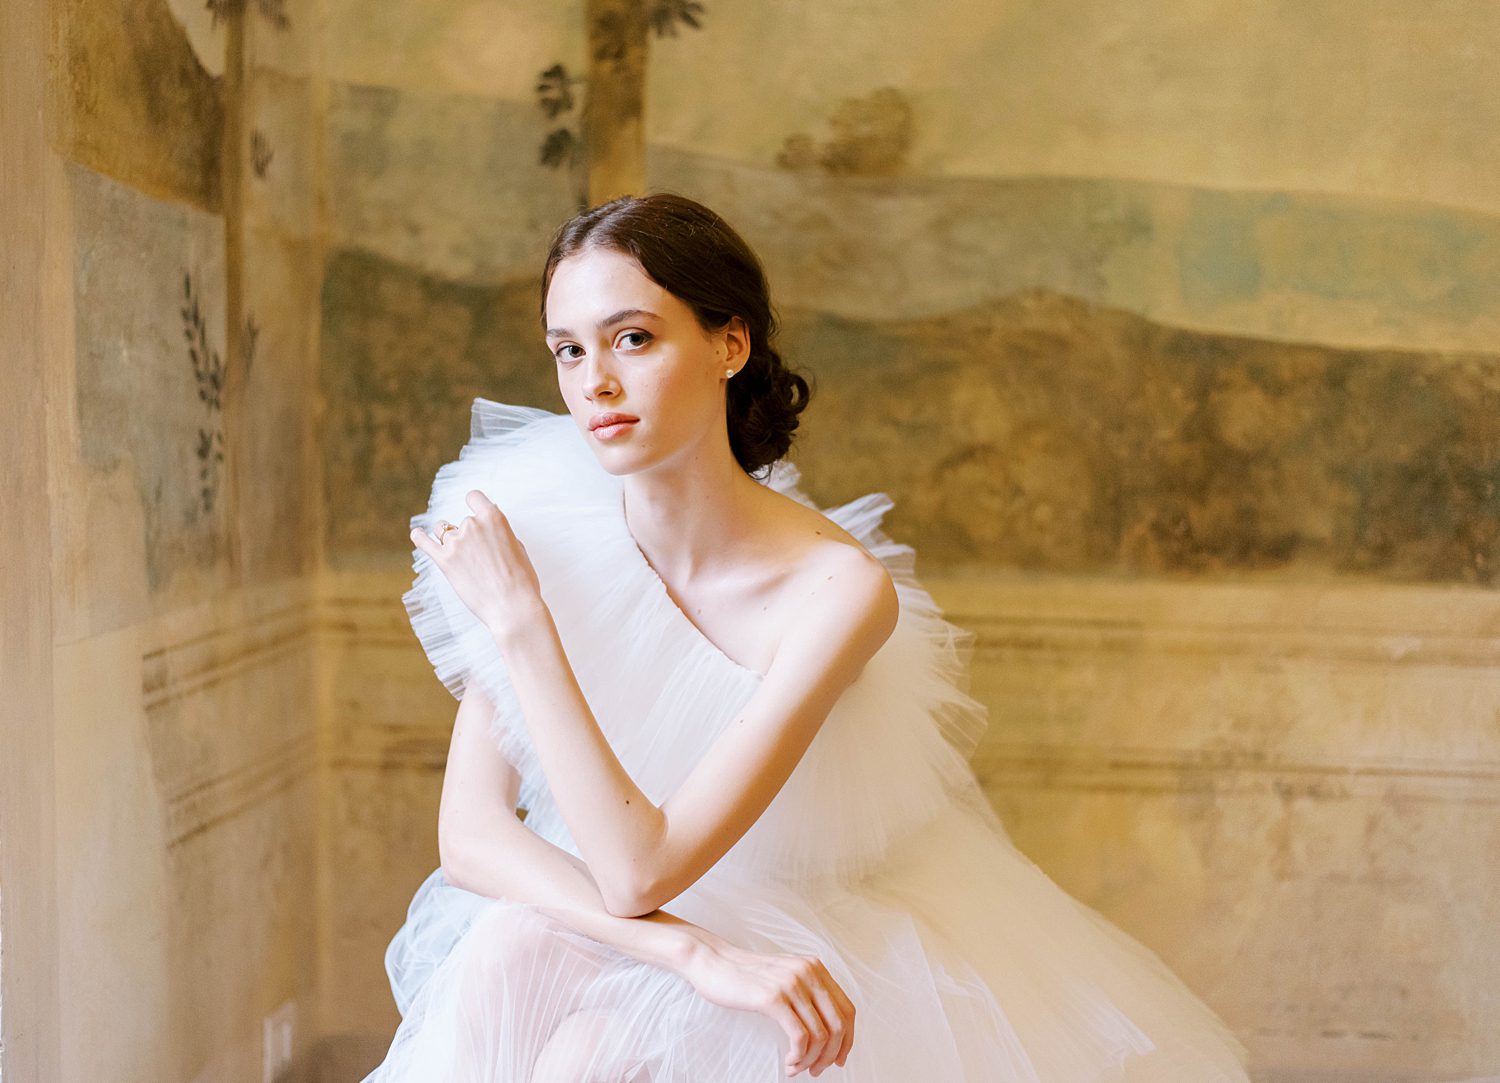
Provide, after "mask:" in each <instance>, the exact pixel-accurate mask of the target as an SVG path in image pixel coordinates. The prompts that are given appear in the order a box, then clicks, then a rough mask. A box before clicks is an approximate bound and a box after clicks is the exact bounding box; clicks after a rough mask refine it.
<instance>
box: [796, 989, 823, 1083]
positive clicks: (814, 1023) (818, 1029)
mask: <svg viewBox="0 0 1500 1083" xmlns="http://www.w3.org/2000/svg"><path fill="white" fill-rule="evenodd" d="M791 1002H792V1009H793V1010H794V1011H795V1012H796V1013H797V1016H798V1018H800V1019H801V1020H802V1025H803V1026H804V1027H805V1028H807V1042H806V1044H805V1045H804V1046H803V1048H802V1051H801V1053H800V1055H795V1056H788V1058H787V1061H788V1063H789V1065H790V1074H793V1075H795V1074H796V1073H797V1072H800V1071H802V1070H804V1069H805V1068H806V1067H807V1066H808V1064H809V1063H810V1062H811V1061H812V1060H814V1059H815V1058H816V1057H817V1056H818V1055H819V1054H821V1053H822V1052H823V1045H824V1043H826V1042H827V1041H828V1027H827V1026H826V1025H825V1024H824V1022H823V1017H822V1015H820V1014H819V1013H818V1009H817V1008H816V1007H815V1006H814V1005H813V1003H812V1001H811V999H810V997H809V994H808V991H807V990H806V989H804V988H801V987H800V986H799V987H798V988H797V989H796V990H794V991H793V993H792V994H791Z"/></svg>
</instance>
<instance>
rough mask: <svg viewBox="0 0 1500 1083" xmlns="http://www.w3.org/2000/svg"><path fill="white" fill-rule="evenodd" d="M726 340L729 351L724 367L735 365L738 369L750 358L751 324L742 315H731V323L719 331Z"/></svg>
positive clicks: (725, 343) (725, 357) (725, 345)
mask: <svg viewBox="0 0 1500 1083" xmlns="http://www.w3.org/2000/svg"><path fill="white" fill-rule="evenodd" d="M719 335H720V336H721V337H722V338H723V340H724V347H725V350H726V351H727V352H726V353H725V355H724V367H726V368H728V367H729V366H730V365H733V366H734V367H735V369H736V370H738V369H740V368H742V367H743V366H744V364H745V362H746V361H748V360H749V359H750V326H749V324H747V323H746V322H745V321H744V319H743V318H742V317H740V316H731V317H729V323H728V324H726V325H725V327H724V330H722V331H720V332H719Z"/></svg>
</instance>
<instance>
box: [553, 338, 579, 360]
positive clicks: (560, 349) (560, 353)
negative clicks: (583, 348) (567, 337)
mask: <svg viewBox="0 0 1500 1083" xmlns="http://www.w3.org/2000/svg"><path fill="white" fill-rule="evenodd" d="M578 348H579V347H577V346H575V345H574V344H573V343H571V342H566V343H564V344H563V345H561V346H559V347H558V348H557V353H556V354H555V356H556V357H557V359H558V360H559V361H576V360H578V359H577V358H576V357H574V356H572V355H571V354H564V353H563V351H564V350H576V349H578Z"/></svg>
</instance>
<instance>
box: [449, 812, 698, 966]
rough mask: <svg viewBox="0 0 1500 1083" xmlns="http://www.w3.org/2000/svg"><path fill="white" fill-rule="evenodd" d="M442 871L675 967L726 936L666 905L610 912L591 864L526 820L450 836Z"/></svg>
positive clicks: (485, 892)
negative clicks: (637, 912) (635, 912)
mask: <svg viewBox="0 0 1500 1083" xmlns="http://www.w3.org/2000/svg"><path fill="white" fill-rule="evenodd" d="M443 875H444V877H445V878H446V879H447V880H448V881H449V882H450V883H453V884H455V885H456V886H458V887H461V888H464V889H465V890H467V891H473V892H475V893H476V894H480V895H486V896H489V897H490V898H505V899H511V900H514V901H516V902H524V903H528V904H530V905H533V906H535V907H536V908H537V909H538V910H540V911H542V912H543V913H545V914H547V915H548V916H549V917H552V918H555V919H556V920H558V921H560V922H562V923H563V924H565V925H567V926H568V927H569V928H572V929H575V930H577V931H578V932H580V933H582V934H583V935H585V936H588V937H590V938H592V939H594V940H597V941H599V942H600V943H603V944H608V945H609V946H611V947H613V948H616V949H617V950H619V951H621V952H624V953H625V954H626V955H630V956H632V957H633V958H636V959H640V960H642V961H643V962H648V963H654V964H656V965H657V966H661V967H663V968H665V969H667V970H671V971H673V972H674V973H680V972H681V971H682V968H683V967H684V966H685V965H686V964H687V962H688V961H689V959H690V958H691V956H692V954H693V952H694V951H696V950H697V949H698V948H699V946H701V945H703V944H722V943H723V942H724V941H723V939H722V938H721V937H719V936H718V935H717V934H715V933H711V932H709V931H708V930H707V929H704V928H702V927H700V926H698V925H694V924H693V923H692V922H690V921H685V920H684V919H682V918H679V917H677V916H675V915H673V914H670V913H668V912H667V911H665V910H653V911H652V912H651V913H649V914H646V915H643V916H641V917H618V916H616V915H614V914H611V913H610V912H609V910H608V908H607V907H606V906H605V904H604V898H603V895H602V894H601V893H600V890H599V886H598V884H597V883H596V882H595V880H594V877H593V876H592V875H591V874H590V872H589V868H588V866H587V865H586V864H585V863H584V862H583V861H581V860H579V859H578V858H577V857H575V856H573V855H572V854H570V853H568V852H567V851H566V850H563V849H562V848H560V847H558V846H554V845H553V844H552V843H550V842H548V841H547V840H546V839H544V838H541V837H540V836H539V835H537V834H536V833H535V832H534V831H531V830H530V829H529V828H527V827H525V826H524V825H523V824H522V823H521V822H520V821H519V820H514V819H513V820H512V822H510V823H506V824H504V825H501V826H500V827H498V829H492V830H491V831H489V832H488V833H487V834H486V835H484V836H481V837H467V836H465V837H462V838H461V839H460V840H452V839H449V840H447V845H445V847H444V853H443Z"/></svg>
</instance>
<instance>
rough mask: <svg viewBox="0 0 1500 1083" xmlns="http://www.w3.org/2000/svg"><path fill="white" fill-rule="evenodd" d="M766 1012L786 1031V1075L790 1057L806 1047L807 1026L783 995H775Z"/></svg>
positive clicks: (790, 1066)
mask: <svg viewBox="0 0 1500 1083" xmlns="http://www.w3.org/2000/svg"><path fill="white" fill-rule="evenodd" d="M766 1014H767V1015H769V1016H770V1017H771V1018H772V1019H774V1020H775V1021H776V1022H778V1023H780V1024H781V1029H782V1030H784V1031H786V1037H787V1046H788V1048H787V1075H791V1074H792V1063H793V1060H792V1058H794V1057H800V1056H801V1055H802V1052H803V1051H804V1050H806V1048H807V1027H806V1025H804V1024H803V1022H802V1017H801V1016H799V1015H798V1014H797V1013H796V1012H795V1011H793V1010H792V1005H791V1002H790V1001H789V1000H788V999H787V998H786V997H785V996H778V997H776V998H775V1000H773V1001H772V1002H771V1006H770V1007H769V1008H768V1009H767V1010H766Z"/></svg>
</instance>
